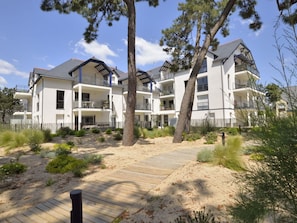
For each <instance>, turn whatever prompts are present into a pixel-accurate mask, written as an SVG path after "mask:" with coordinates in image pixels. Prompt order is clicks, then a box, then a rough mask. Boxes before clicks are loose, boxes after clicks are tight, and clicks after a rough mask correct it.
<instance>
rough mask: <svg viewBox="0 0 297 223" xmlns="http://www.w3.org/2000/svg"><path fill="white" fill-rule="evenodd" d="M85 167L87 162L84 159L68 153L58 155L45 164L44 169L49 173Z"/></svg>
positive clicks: (65, 171)
mask: <svg viewBox="0 0 297 223" xmlns="http://www.w3.org/2000/svg"><path fill="white" fill-rule="evenodd" d="M86 168H87V163H86V162H85V161H84V160H81V159H77V158H74V157H72V156H68V155H59V156H57V157H56V158H55V159H53V160H51V161H50V162H49V163H48V164H47V166H46V171H47V172H49V173H67V172H71V171H76V170H78V169H80V170H84V169H86Z"/></svg>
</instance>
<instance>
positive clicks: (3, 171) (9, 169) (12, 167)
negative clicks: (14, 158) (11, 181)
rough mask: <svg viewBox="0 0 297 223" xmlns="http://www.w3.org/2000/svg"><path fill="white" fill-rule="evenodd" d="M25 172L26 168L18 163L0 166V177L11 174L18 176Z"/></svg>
mask: <svg viewBox="0 0 297 223" xmlns="http://www.w3.org/2000/svg"><path fill="white" fill-rule="evenodd" d="M26 170H27V167H26V166H25V165H24V164H22V163H19V162H12V163H6V164H3V165H2V166H0V175H1V176H4V175H6V176H9V175H13V174H20V173H23V172H25V171H26Z"/></svg>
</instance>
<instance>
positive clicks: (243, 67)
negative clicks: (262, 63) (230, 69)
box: [235, 64, 260, 77]
mask: <svg viewBox="0 0 297 223" xmlns="http://www.w3.org/2000/svg"><path fill="white" fill-rule="evenodd" d="M241 71H249V72H251V73H252V74H254V75H256V76H257V77H260V74H259V71H258V70H257V69H255V68H253V67H252V66H251V65H248V64H240V65H235V72H236V73H237V72H241Z"/></svg>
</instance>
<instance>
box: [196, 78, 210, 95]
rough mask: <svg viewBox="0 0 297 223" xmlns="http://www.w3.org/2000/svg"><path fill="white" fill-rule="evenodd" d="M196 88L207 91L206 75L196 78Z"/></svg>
mask: <svg viewBox="0 0 297 223" xmlns="http://www.w3.org/2000/svg"><path fill="white" fill-rule="evenodd" d="M197 88H198V89H197V90H198V92H200V91H208V78H207V76H205V77H200V78H198V79H197Z"/></svg>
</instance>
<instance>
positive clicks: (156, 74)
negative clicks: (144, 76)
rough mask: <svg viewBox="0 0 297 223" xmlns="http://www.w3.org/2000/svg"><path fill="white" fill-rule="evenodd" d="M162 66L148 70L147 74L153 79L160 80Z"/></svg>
mask: <svg viewBox="0 0 297 223" xmlns="http://www.w3.org/2000/svg"><path fill="white" fill-rule="evenodd" d="M161 68H162V66H159V67H155V68H153V69H151V70H148V71H147V73H148V74H149V75H150V76H151V78H152V79H154V80H156V79H160V70H161Z"/></svg>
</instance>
